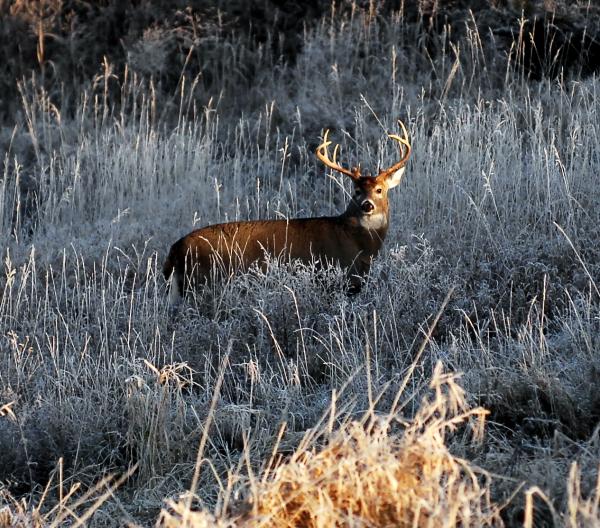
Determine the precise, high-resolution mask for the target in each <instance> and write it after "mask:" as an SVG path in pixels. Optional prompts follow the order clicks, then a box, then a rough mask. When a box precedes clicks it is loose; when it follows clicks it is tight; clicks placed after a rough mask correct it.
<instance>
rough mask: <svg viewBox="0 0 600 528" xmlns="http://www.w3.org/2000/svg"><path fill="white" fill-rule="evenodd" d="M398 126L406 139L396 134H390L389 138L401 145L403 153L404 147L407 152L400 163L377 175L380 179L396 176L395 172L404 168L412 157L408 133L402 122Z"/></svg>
mask: <svg viewBox="0 0 600 528" xmlns="http://www.w3.org/2000/svg"><path fill="white" fill-rule="evenodd" d="M398 124H399V125H400V127H401V128H402V135H403V136H404V137H400V136H397V135H396V134H388V136H389V137H390V138H392V139H395V140H396V141H398V142H399V143H400V145H401V147H400V148H401V150H402V151H404V150H405V149H404V147H406V152H404V154H403V156H402V159H401V160H400V161H399V162H398V163H396V164H395V165H392V166H391V167H390V168H389V169H385V170H383V171H381V172H380V173H379V174H378V175H377V177H378V178H387V177H388V176H391V175H392V174H394V172H396V171H397V170H399V169H401V168H402V167H404V165H406V162H407V161H408V158H409V157H410V153H411V150H412V149H411V146H410V141H409V140H408V132H407V130H406V127H405V126H404V123H403V122H402V121H398Z"/></svg>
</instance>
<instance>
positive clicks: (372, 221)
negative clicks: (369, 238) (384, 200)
mask: <svg viewBox="0 0 600 528" xmlns="http://www.w3.org/2000/svg"><path fill="white" fill-rule="evenodd" d="M359 222H360V225H361V226H362V227H364V228H365V229H369V230H375V229H381V228H382V227H385V226H386V225H387V217H386V215H385V213H375V214H372V215H364V216H361V217H360V220H359Z"/></svg>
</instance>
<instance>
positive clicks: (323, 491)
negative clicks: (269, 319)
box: [159, 364, 502, 527]
mask: <svg viewBox="0 0 600 528" xmlns="http://www.w3.org/2000/svg"><path fill="white" fill-rule="evenodd" d="M430 389H431V391H432V392H433V397H429V398H424V400H423V401H422V402H421V405H420V408H419V410H418V412H417V413H416V415H415V416H414V417H413V418H412V419H411V420H408V421H407V420H406V418H405V417H404V416H403V415H402V413H393V414H389V415H387V416H378V415H377V414H376V413H375V410H374V409H373V408H372V409H369V411H367V412H366V413H365V415H364V416H363V417H362V418H361V419H360V420H352V421H350V420H347V419H346V420H345V421H344V420H343V417H340V416H339V415H337V413H336V408H335V402H334V403H333V404H332V408H331V409H330V416H329V419H328V422H329V423H325V424H324V425H322V426H321V429H320V430H318V431H314V430H313V431H310V432H309V433H308V434H307V435H306V436H305V438H304V439H303V441H302V442H301V444H300V446H299V448H298V449H297V450H296V452H295V453H294V454H293V455H292V456H291V457H290V458H289V460H284V461H282V462H281V463H280V465H278V466H276V467H272V466H273V464H272V462H273V459H272V460H271V462H269V464H267V467H266V468H265V469H264V471H263V473H262V474H261V475H256V476H255V475H253V474H252V473H251V472H250V471H249V475H248V477H247V478H246V479H244V481H245V482H244V484H242V485H240V484H238V489H236V490H235V493H236V494H243V495H246V496H247V498H246V499H244V500H243V501H238V502H237V503H236V504H230V499H229V497H228V495H229V493H231V490H227V493H226V494H224V495H225V496H224V497H221V500H220V508H219V509H220V510H221V512H222V513H216V514H213V513H211V512H210V511H207V510H200V511H191V510H190V509H189V507H188V506H187V503H186V501H185V500H181V501H171V502H170V503H169V506H168V508H167V509H166V510H163V512H162V514H161V519H160V521H159V524H160V525H161V526H173V527H174V526H307V527H311V526H314V527H317V526H495V525H500V524H502V523H501V520H500V517H499V509H498V507H497V506H495V505H494V504H493V503H492V501H491V499H490V496H489V482H488V480H489V476H487V475H486V474H485V473H484V472H482V471H480V470H478V469H476V468H473V467H472V466H471V465H470V464H469V462H468V461H466V460H462V459H459V458H457V457H456V456H453V455H452V454H451V452H450V451H449V450H448V447H447V444H448V437H449V436H451V435H453V434H457V429H461V430H462V429H463V428H464V426H465V425H469V427H472V428H474V432H475V436H476V437H478V440H479V441H480V440H481V436H482V434H483V425H484V418H485V415H486V414H487V412H486V411H485V410H484V409H482V408H476V409H469V408H468V406H467V403H466V401H465V397H464V391H463V390H462V389H461V388H460V386H459V385H458V384H457V383H456V380H455V377H454V376H452V375H447V374H444V373H443V371H442V367H441V364H438V365H437V367H436V369H435V371H434V373H433V375H432V379H431V386H430ZM399 396H400V395H399ZM399 396H398V397H399ZM342 397H343V396H342ZM340 419H342V424H341V425H340V426H339V427H338V428H335V430H334V428H333V424H334V423H335V422H337V421H338V420H340ZM465 432H466V431H463V433H462V434H464V433H465ZM319 444H322V445H321V446H320V447H317V446H319ZM248 469H249V470H251V468H248ZM238 478H239V477H238ZM232 510H233V511H232ZM239 510H242V511H243V513H239ZM236 511H238V513H237V514H236V513H235V512H236Z"/></svg>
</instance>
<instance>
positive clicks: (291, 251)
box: [163, 131, 410, 303]
mask: <svg viewBox="0 0 600 528" xmlns="http://www.w3.org/2000/svg"><path fill="white" fill-rule="evenodd" d="M405 136H406V131H405ZM392 137H393V138H394V139H398V140H399V141H401V142H402V144H404V145H406V146H407V147H408V152H407V153H406V154H405V156H404V158H403V160H402V161H401V162H400V163H398V164H396V165H394V166H393V167H392V168H391V169H388V170H387V171H384V172H382V173H380V174H379V175H378V176H376V177H370V176H366V177H363V176H360V171H359V169H354V170H353V171H348V170H347V169H343V168H342V167H340V166H339V165H337V164H335V163H334V162H331V161H330V160H329V158H328V156H327V155H326V148H327V146H328V145H329V143H328V142H327V135H326V136H325V141H324V143H323V144H322V145H321V146H320V147H319V149H318V150H317V155H318V156H319V158H320V159H321V160H322V161H324V162H325V163H326V164H327V165H328V166H329V167H331V168H333V169H335V170H338V171H340V172H343V173H344V174H347V175H349V176H351V177H352V179H353V182H354V194H353V196H352V200H350V203H349V205H348V207H347V209H346V211H344V212H343V213H342V214H341V215H339V216H328V217H316V218H297V219H291V220H255V221H247V222H230V223H225V224H216V225H210V226H207V227H203V228H201V229H197V230H195V231H192V232H191V233H189V234H187V235H186V236H184V237H183V238H181V239H179V240H178V241H177V242H175V243H174V244H173V246H172V247H171V250H170V252H169V255H168V257H167V259H166V261H165V264H164V268H163V272H164V275H165V277H166V278H167V279H171V290H170V300H171V303H174V302H176V301H177V299H178V298H179V296H180V295H182V294H183V292H184V291H185V289H186V285H187V284H190V283H191V284H193V283H203V282H206V280H207V279H208V278H209V277H210V275H211V273H212V272H213V271H214V270H220V271H221V272H224V273H226V274H229V273H231V272H236V271H242V270H246V269H248V267H249V266H250V265H251V264H252V263H254V262H257V261H258V262H261V261H264V260H265V258H267V257H268V256H272V257H277V258H283V259H286V260H287V259H298V260H300V261H302V262H304V263H307V264H309V263H312V262H315V261H318V262H322V263H323V262H326V263H330V264H336V265H339V266H341V267H342V268H345V269H347V272H348V278H349V281H350V284H351V287H352V289H354V290H356V289H357V288H359V287H360V282H361V277H363V276H364V275H366V274H367V273H368V272H369V268H370V264H371V260H372V259H373V258H374V257H375V256H376V255H377V253H378V252H379V250H380V248H381V246H382V244H383V241H384V239H385V236H386V233H387V229H388V223H389V208H388V196H387V191H388V190H389V189H391V188H393V187H395V186H396V185H398V183H399V182H400V179H401V177H402V174H403V172H404V165H405V164H406V160H407V159H408V155H409V154H410V146H409V144H408V140H407V139H401V138H398V137H397V136H392Z"/></svg>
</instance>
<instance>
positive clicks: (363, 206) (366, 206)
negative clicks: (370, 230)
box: [360, 200, 375, 213]
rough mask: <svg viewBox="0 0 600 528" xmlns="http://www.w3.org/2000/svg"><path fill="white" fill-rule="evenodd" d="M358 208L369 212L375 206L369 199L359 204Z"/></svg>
mask: <svg viewBox="0 0 600 528" xmlns="http://www.w3.org/2000/svg"><path fill="white" fill-rule="evenodd" d="M360 208H361V209H362V210H363V212H365V213H370V212H371V211H372V210H373V209H375V206H374V205H373V204H372V203H371V202H370V201H369V200H365V201H364V202H363V203H362V204H360Z"/></svg>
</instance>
